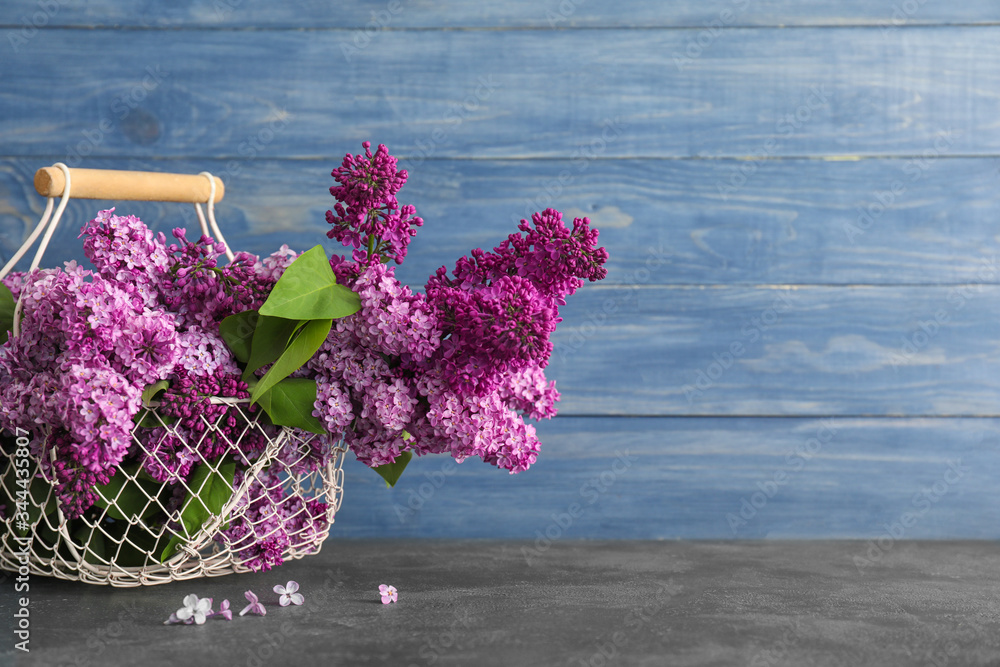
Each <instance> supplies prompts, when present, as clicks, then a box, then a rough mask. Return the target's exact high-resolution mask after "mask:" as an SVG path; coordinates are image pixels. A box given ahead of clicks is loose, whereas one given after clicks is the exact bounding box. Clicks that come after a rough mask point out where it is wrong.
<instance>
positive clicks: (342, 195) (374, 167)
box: [326, 141, 424, 264]
mask: <svg viewBox="0 0 1000 667" xmlns="http://www.w3.org/2000/svg"><path fill="white" fill-rule="evenodd" d="M361 145H362V146H363V147H364V149H365V154H364V155H351V154H350V153H348V154H347V155H346V156H345V157H344V161H343V163H342V164H341V166H340V167H337V168H336V169H334V170H333V171H332V172H331V174H330V175H331V176H333V178H334V179H336V181H337V182H338V183H339V184H340V185H335V186H333V187H331V188H330V194H332V195H333V196H334V197H336V198H337V204H336V205H335V206H334V207H333V209H334V210H333V211H327V212H326V221H327V222H329V223H330V224H331V225H333V229H331V230H330V231H329V232H327V236H328V237H330V238H331V239H336V240H337V241H340V242H341V243H342V244H344V245H345V246H349V247H352V248H354V252H353V258H354V261H356V262H371V261H377V260H376V258H379V259H382V258H385V260H389V259H392V260H394V261H395V262H396V263H397V264H402V263H403V259H404V258H405V257H406V246H407V245H409V243H410V238H411V237H413V236H414V235H415V234H416V233H417V230H416V229H415V228H416V227H420V226H421V225H423V224H424V221H423V219H421V218H418V217H416V216H415V215H414V213H416V212H417V209H416V208H414V207H413V206H409V205H407V206H403V207H400V206H399V202H397V201H396V193H397V192H399V189H400V188H401V187H403V184H404V183H406V177H407V174H406V170H405V169H401V170H399V171H396V158H394V157H393V156H391V155H389V151H388V150H387V149H386V147H385V146H384V145H381V144H380V145H379V147H378V148H377V149H376V151H375V154H374V155H372V152H371V146H372V145H371V142H369V141H365V142H364V143H362V144H361Z"/></svg>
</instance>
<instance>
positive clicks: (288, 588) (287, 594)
mask: <svg viewBox="0 0 1000 667" xmlns="http://www.w3.org/2000/svg"><path fill="white" fill-rule="evenodd" d="M298 590H299V584H298V582H295V581H289V582H288V583H287V584H286V585H284V586H282V585H281V584H278V585H277V586H275V587H274V592H275V593H277V594H278V595H280V596H281V597H280V598H279V599H278V604H280V605H281V606H282V607H287V606H288V605H290V604H295V605H299V604H302V603H303V602H305V598H304V597H303V596H302V593H298V592H296V591H298Z"/></svg>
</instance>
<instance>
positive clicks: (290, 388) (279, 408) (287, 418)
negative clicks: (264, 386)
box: [258, 378, 327, 435]
mask: <svg viewBox="0 0 1000 667" xmlns="http://www.w3.org/2000/svg"><path fill="white" fill-rule="evenodd" d="M258 403H259V404H260V407H262V408H263V409H264V412H266V413H267V415H268V416H269V417H270V418H271V421H272V422H273V423H274V424H277V425H278V426H290V427H293V428H300V429H302V430H304V431H309V432H311V433H318V434H320V435H326V433H327V431H326V429H325V428H323V424H322V423H321V422H320V421H319V420H318V419H316V418H315V417H313V414H312V413H313V410H314V409H315V408H314V404H315V403H316V381H315V380H310V379H309V378H285V379H284V380H282V381H281V382H279V383H278V384H276V385H274V386H273V387H271V390H270V391H268V392H266V393H265V394H264V395H263V396H261V397H260V400H259V401H258Z"/></svg>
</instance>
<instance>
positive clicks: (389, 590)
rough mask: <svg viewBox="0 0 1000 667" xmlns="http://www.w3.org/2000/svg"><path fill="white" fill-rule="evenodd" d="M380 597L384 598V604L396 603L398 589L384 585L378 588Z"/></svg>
mask: <svg viewBox="0 0 1000 667" xmlns="http://www.w3.org/2000/svg"><path fill="white" fill-rule="evenodd" d="M378 592H379V595H381V596H382V604H389V603H390V602H395V601H396V600H397V599H398V598H399V596H398V595H397V594H396V589H395V587H393V586H386V585H385V584H382V585H381V586H379V587H378Z"/></svg>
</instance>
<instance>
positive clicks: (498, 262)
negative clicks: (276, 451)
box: [309, 142, 608, 473]
mask: <svg viewBox="0 0 1000 667" xmlns="http://www.w3.org/2000/svg"><path fill="white" fill-rule="evenodd" d="M363 146H364V148H365V155H347V156H346V157H345V158H344V161H343V164H342V165H341V167H339V168H337V169H334V170H333V172H332V176H333V177H334V179H335V180H336V181H337V183H338V184H339V185H337V186H334V187H332V188H330V192H331V194H333V196H334V197H335V198H336V199H337V204H336V205H335V207H334V211H330V212H328V213H327V220H328V221H329V222H330V223H331V224H332V225H333V226H334V228H333V229H332V230H331V231H330V233H329V235H330V236H331V238H335V239H337V240H339V241H341V242H342V243H343V244H344V245H345V246H348V247H350V248H352V253H351V259H350V260H348V259H346V258H343V257H338V256H334V257H333V258H332V259H331V266H332V267H333V270H334V273H335V274H336V276H337V279H338V282H340V283H342V284H346V285H348V286H350V287H351V288H352V289H353V290H354V291H355V292H357V293H358V294H359V295H360V297H361V310H360V311H358V312H357V313H355V314H354V315H352V316H350V317H347V318H344V319H343V320H340V321H338V323H337V324H336V326H335V328H334V331H333V332H331V335H330V337H329V338H328V339H327V341H326V343H325V345H324V346H323V347H322V348H321V349H320V352H319V354H318V355H317V356H316V357H314V358H313V359H312V361H311V362H310V364H309V368H310V369H311V370H312V371H313V373H314V374H315V375H316V378H317V383H318V386H319V391H318V394H317V395H318V400H317V402H316V411H315V413H314V414H315V415H316V416H317V417H318V418H319V419H320V420H321V421H322V422H323V423H324V424H325V425H326V427H327V428H328V429H330V430H340V429H346V438H347V443H348V444H349V445H350V447H351V449H352V450H353V451H354V453H355V454H356V455H357V456H358V458H359V459H360V460H362V461H363V462H365V463H367V464H368V465H370V466H378V465H383V464H386V463H391V462H393V461H395V459H396V458H397V457H398V456H399V455H400V453H402V452H404V451H412V452H415V453H417V454H431V453H448V454H450V455H452V456H453V457H455V458H456V459H457V460H459V461H462V460H464V459H465V458H468V457H470V456H478V457H480V458H481V459H483V460H484V461H487V462H489V463H492V464H494V465H496V466H498V467H501V468H505V469H507V470H509V471H510V472H512V473H514V472H519V471H522V470H525V469H527V468H528V467H529V466H530V465H531V464H532V463H534V461H535V459H536V456H537V453H538V447H539V442H538V439H537V437H536V435H535V430H534V427H533V426H531V425H530V424H527V423H525V421H524V417H525V416H528V417H530V418H533V419H539V418H548V417H551V416H553V415H554V414H555V402H556V401H557V400H558V399H559V394H558V392H557V391H556V390H555V385H554V383H553V382H549V381H547V380H546V378H545V375H544V368H545V366H546V365H547V363H548V359H549V356H550V355H551V353H552V343H551V339H550V338H551V335H552V332H553V331H554V330H555V327H556V324H557V323H558V322H559V321H560V318H559V306H561V305H563V304H565V302H566V301H565V300H566V297H567V296H569V295H570V294H573V293H574V292H575V291H576V290H577V288H579V287H580V286H581V285H582V284H583V281H584V280H591V281H594V280H600V279H601V278H603V277H605V276H606V275H607V271H606V269H605V268H604V263H605V262H606V260H607V257H608V255H607V252H606V251H605V250H604V248H599V247H597V246H596V243H597V237H598V232H597V230H596V229H591V228H590V224H589V221H588V220H587V219H586V218H583V219H576V220H574V221H573V226H572V229H570V228H568V227H567V226H566V225H565V223H564V222H563V220H562V215H561V214H560V213H559V212H558V211H555V210H552V209H548V210H546V211H544V212H542V213H537V214H535V215H534V216H533V217H532V220H531V221H530V222H529V221H522V223H521V225H520V232H521V233H519V234H512V235H511V236H510V237H508V238H507V239H506V240H504V241H503V242H502V243H501V244H500V245H499V246H497V247H496V248H494V249H493V251H492V252H483V251H482V250H479V249H476V250H474V251H473V252H472V253H471V254H472V256H471V258H470V257H462V258H461V259H460V260H459V261H458V262H457V263H456V265H455V268H454V269H453V271H452V272H451V274H450V275H449V272H448V270H447V269H445V268H444V267H442V268H441V269H439V270H438V271H437V272H436V274H435V275H433V276H431V278H430V280H429V281H428V282H427V285H426V288H425V291H424V292H423V293H414V292H412V291H411V290H410V288H408V287H406V286H404V285H401V284H400V283H399V281H398V280H396V278H395V275H394V270H393V268H392V267H391V266H389V265H387V264H386V262H387V261H389V260H394V261H396V262H397V263H399V262H401V261H402V258H403V257H404V256H405V254H406V245H407V244H408V243H409V240H410V237H411V236H412V235H413V234H414V233H415V232H416V230H415V229H413V228H411V227H409V226H408V225H409V224H410V223H408V222H407V221H408V220H411V219H412V220H414V221H419V220H420V219H419V218H410V217H409V216H412V214H413V212H414V211H413V210H412V207H406V206H404V207H400V206H399V204H398V201H397V199H396V194H397V193H398V192H399V190H400V188H401V187H402V186H403V184H404V183H405V182H406V178H407V173H406V171H405V170H397V168H396V167H397V162H396V159H395V158H394V157H392V156H391V155H389V152H388V150H387V149H386V147H385V146H382V145H380V146H379V147H378V149H377V150H376V151H375V153H374V154H373V153H372V152H371V150H370V147H371V145H370V144H369V143H368V142H365V143H364V144H363ZM394 211H399V214H398V215H397V214H396V213H394ZM404 213H405V215H404ZM421 222H422V221H420V222H414V223H413V224H414V225H419V224H421Z"/></svg>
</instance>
